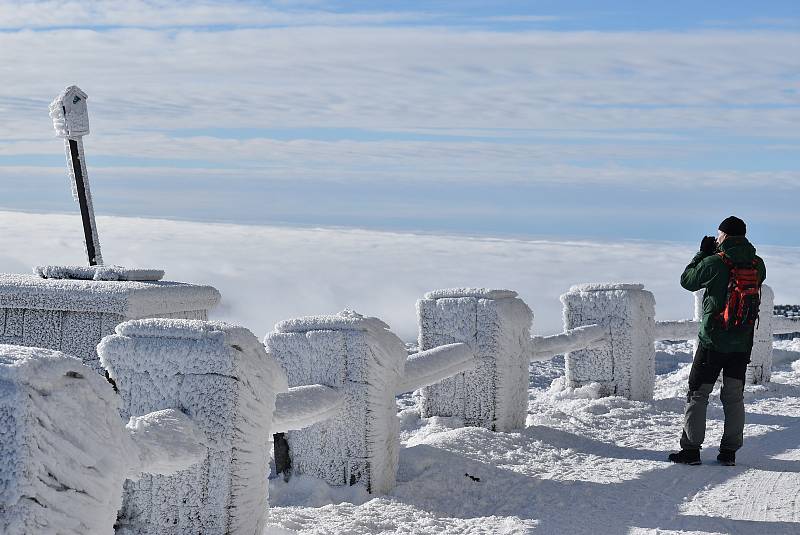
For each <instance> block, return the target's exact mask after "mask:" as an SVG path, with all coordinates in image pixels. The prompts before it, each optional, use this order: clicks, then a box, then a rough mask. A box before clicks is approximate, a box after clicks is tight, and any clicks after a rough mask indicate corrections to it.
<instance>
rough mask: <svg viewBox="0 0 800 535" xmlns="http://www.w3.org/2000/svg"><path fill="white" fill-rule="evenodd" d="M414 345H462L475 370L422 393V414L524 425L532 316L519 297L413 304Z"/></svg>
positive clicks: (491, 425)
mask: <svg viewBox="0 0 800 535" xmlns="http://www.w3.org/2000/svg"><path fill="white" fill-rule="evenodd" d="M417 315H418V319H419V326H420V336H419V347H420V350H422V351H425V350H428V349H431V348H434V347H437V346H440V345H444V344H451V343H456V342H463V343H465V344H467V345H468V346H469V347H470V348H471V349H472V351H474V353H475V355H476V358H477V359H478V361H479V365H478V366H477V367H476V369H474V370H470V371H467V372H464V373H460V374H458V375H456V376H454V377H450V378H447V379H444V380H443V381H441V382H439V383H437V384H435V385H432V386H428V387H425V388H423V389H422V390H421V393H422V403H421V413H422V415H423V416H425V417H429V416H459V417H461V418H463V420H464V422H465V423H466V425H475V426H482V427H486V428H488V429H495V430H497V431H509V430H512V429H517V428H520V427H523V426H524V425H525V414H526V410H527V400H528V361H529V358H530V352H531V341H530V327H531V321H532V319H533V313H532V312H531V310H530V308H528V306H527V305H526V304H525V303H524V302H523V301H522V300H521V299H519V298H516V297H512V298H503V299H483V298H477V297H458V298H450V297H442V298H438V299H421V300H419V301H417Z"/></svg>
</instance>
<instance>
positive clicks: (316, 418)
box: [272, 385, 344, 433]
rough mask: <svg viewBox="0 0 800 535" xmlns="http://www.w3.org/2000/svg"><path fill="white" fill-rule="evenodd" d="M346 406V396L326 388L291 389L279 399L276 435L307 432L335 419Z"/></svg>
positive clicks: (274, 413)
mask: <svg viewBox="0 0 800 535" xmlns="http://www.w3.org/2000/svg"><path fill="white" fill-rule="evenodd" d="M343 406H344V393H343V392H341V391H339V390H337V389H335V388H331V387H329V386H325V385H303V386H295V387H293V388H290V389H289V391H288V392H284V393H281V394H278V397H277V398H275V412H273V413H272V432H273V433H285V432H287V431H296V430H298V429H303V428H304V427H308V426H310V425H314V424H315V423H317V422H322V421H324V420H328V419H330V418H333V417H335V416H336V415H337V414H339V412H341V410H342V408H343Z"/></svg>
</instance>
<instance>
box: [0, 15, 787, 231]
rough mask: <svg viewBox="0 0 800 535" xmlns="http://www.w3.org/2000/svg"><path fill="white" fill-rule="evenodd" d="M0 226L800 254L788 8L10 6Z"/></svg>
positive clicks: (3, 68) (1, 51) (3, 37)
mask: <svg viewBox="0 0 800 535" xmlns="http://www.w3.org/2000/svg"><path fill="white" fill-rule="evenodd" d="M0 79H2V80H3V85H2V87H0V112H2V113H3V115H4V116H5V117H6V120H5V121H4V124H5V126H4V128H3V129H2V131H0V209H11V210H23V211H40V212H48V211H53V212H71V211H75V210H76V206H75V205H74V204H73V202H72V199H71V197H70V193H69V186H68V184H67V181H66V178H65V176H64V157H63V153H62V148H61V146H60V143H59V140H57V139H54V138H53V135H52V125H51V124H50V122H49V118H48V117H47V104H48V103H49V101H50V100H51V99H52V98H53V97H54V96H55V95H56V94H57V93H58V92H59V91H60V90H61V89H62V88H63V87H64V86H66V85H69V84H72V83H75V84H77V85H79V86H81V87H82V88H83V89H84V90H85V91H86V92H87V93H88V94H89V108H90V115H91V125H92V134H91V135H89V136H88V137H86V138H85V144H86V153H87V160H88V164H89V175H90V179H91V181H92V187H93V190H94V196H95V206H96V209H97V211H98V213H101V214H118V215H144V216H150V217H171V218H179V219H196V220H205V221H230V222H241V223H253V224H263V223H269V224H276V223H277V224H287V225H295V226H314V225H324V226H346V227H363V228H373V229H391V230H414V231H423V232H434V233H435V232H448V233H450V232H452V233H465V234H478V235H498V236H535V237H554V238H596V239H603V240H620V239H640V240H669V241H687V242H694V241H696V240H697V239H698V238H699V237H701V236H702V235H703V234H704V233H712V232H713V231H714V230H715V229H716V225H717V224H718V222H719V221H720V220H721V219H723V218H724V217H726V216H727V215H730V214H731V213H735V214H737V215H739V216H741V217H743V218H744V219H745V220H747V221H748V223H749V225H750V229H751V236H752V238H753V240H754V241H756V242H758V243H769V244H777V245H800V233H798V232H797V229H798V224H799V223H800V215H798V209H797V206H798V199H800V151H798V149H800V127H798V126H797V125H798V124H800V4H798V3H797V2H788V1H787V2H765V3H758V2H736V1H728V2H691V3H690V2H685V1H677V2H669V3H665V2H621V1H612V2H589V1H585V2H569V1H566V2H565V1H559V2H555V1H548V2H491V3H490V2H477V1H460V2H407V1H406V2H317V1H305V2H304V1H298V2H294V1H282V2H272V3H269V2H228V3H221V2H161V1H155V2H142V1H129V2H106V3H85V2H23V3H17V2H2V1H0Z"/></svg>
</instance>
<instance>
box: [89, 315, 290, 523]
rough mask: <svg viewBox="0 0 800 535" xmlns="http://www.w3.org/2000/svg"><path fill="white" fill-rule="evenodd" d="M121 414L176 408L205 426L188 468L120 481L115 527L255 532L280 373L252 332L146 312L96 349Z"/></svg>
mask: <svg viewBox="0 0 800 535" xmlns="http://www.w3.org/2000/svg"><path fill="white" fill-rule="evenodd" d="M98 352H99V354H100V359H101V362H102V363H103V365H104V366H106V367H107V368H108V370H109V373H110V375H111V377H112V378H113V379H114V380H115V381H116V382H117V385H118V387H119V390H120V394H121V396H122V401H123V403H122V415H123V417H128V416H129V415H131V414H139V413H143V412H150V411H154V410H158V409H163V408H168V407H169V408H177V409H180V410H181V411H183V412H185V413H186V414H187V415H188V416H189V417H191V418H192V420H193V421H194V422H195V423H196V424H197V426H198V427H199V428H200V429H201V430H202V431H203V432H204V433H205V435H206V437H207V438H206V440H207V444H208V453H207V455H206V456H205V457H204V459H203V461H202V462H201V463H199V464H198V465H196V466H195V467H192V468H191V469H189V470H184V471H182V472H180V473H177V474H175V475H172V476H160V475H156V476H148V475H145V476H143V477H142V478H141V479H140V480H139V481H135V482H133V481H128V482H126V484H125V496H124V501H123V505H122V509H121V511H120V515H119V520H118V532H119V533H135V534H137V535H140V534H153V535H156V534H158V535H169V534H175V535H177V534H184V533H203V534H223V533H224V534H228V533H231V534H242V535H244V534H246V535H252V534H255V533H261V531H262V529H263V525H264V522H265V515H266V513H267V507H268V503H267V492H268V485H267V475H268V473H269V441H270V433H271V430H270V427H271V422H272V414H273V411H274V409H275V396H276V394H277V393H278V392H283V391H285V390H286V389H287V385H286V376H285V375H284V373H283V371H282V370H281V368H280V366H279V365H278V364H277V363H276V362H275V361H274V359H272V358H271V357H270V356H269V355H268V354H267V353H266V351H265V349H264V346H263V345H262V344H261V343H260V342H259V341H258V339H257V338H256V337H255V336H253V334H252V333H250V331H248V330H247V329H244V328H242V327H236V326H232V325H226V324H224V323H218V322H205V321H196V320H176V319H146V320H136V321H129V322H126V323H123V324H121V325H118V326H117V328H116V334H115V335H112V336H109V337H106V338H105V339H103V341H102V343H101V344H100V346H99V347H98Z"/></svg>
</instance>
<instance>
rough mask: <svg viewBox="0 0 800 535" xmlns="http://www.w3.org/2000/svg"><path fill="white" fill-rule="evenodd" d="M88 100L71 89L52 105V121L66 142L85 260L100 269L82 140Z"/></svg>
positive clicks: (77, 90)
mask: <svg viewBox="0 0 800 535" xmlns="http://www.w3.org/2000/svg"><path fill="white" fill-rule="evenodd" d="M87 98H88V95H86V93H84V92H83V91H81V89H80V88H79V87H78V86H75V85H72V86H69V87H68V88H66V89H65V90H64V91H62V92H61V93H60V94H59V95H58V96H57V97H56V98H55V100H54V101H53V102H51V103H50V117H51V118H52V119H53V127H54V128H55V130H56V135H57V136H59V137H62V138H64V149H65V151H66V153H67V171H68V172H69V175H70V177H71V178H72V195H73V197H75V200H76V201H78V205H79V206H80V209H81V220H82V221H83V238H84V241H85V242H86V256H88V257H89V265H90V266H97V265H102V264H103V257H102V255H101V254H100V239H99V237H98V235H97V223H96V222H95V219H94V207H93V206H92V192H91V190H90V189H89V177H88V175H87V173H86V156H85V155H84V153H83V136H85V135H87V134H88V133H89V110H88V109H87V108H86V99H87Z"/></svg>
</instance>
